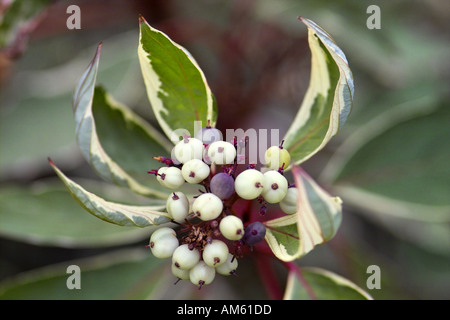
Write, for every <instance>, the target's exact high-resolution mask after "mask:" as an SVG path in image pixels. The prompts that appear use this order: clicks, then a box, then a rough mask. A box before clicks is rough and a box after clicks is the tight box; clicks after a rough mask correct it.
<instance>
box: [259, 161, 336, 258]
mask: <svg viewBox="0 0 450 320" xmlns="http://www.w3.org/2000/svg"><path fill="white" fill-rule="evenodd" d="M292 170H293V174H294V179H295V185H296V187H297V189H298V192H299V195H298V204H297V206H298V211H297V213H296V214H292V215H286V216H283V217H280V218H276V219H273V220H269V221H267V222H265V225H266V227H267V231H266V241H267V243H268V244H269V246H270V248H271V249H272V251H273V253H274V254H275V256H277V257H278V258H279V259H280V260H283V261H292V260H294V259H298V258H300V257H302V256H304V255H305V254H307V253H308V252H310V251H311V250H312V249H314V247H315V246H316V245H318V244H321V243H324V242H326V241H328V240H330V239H331V238H332V237H333V236H334V235H335V234H336V232H337V230H338V228H339V225H340V223H341V220H342V206H341V204H342V201H341V199H340V198H338V197H331V196H330V195H328V193H326V192H325V191H324V190H323V189H322V188H321V187H320V186H318V185H317V183H316V182H315V181H314V180H313V179H311V178H310V177H309V176H308V175H307V174H306V173H305V172H304V171H303V170H301V169H300V167H297V166H294V167H293V169H292Z"/></svg>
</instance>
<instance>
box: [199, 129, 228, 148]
mask: <svg viewBox="0 0 450 320" xmlns="http://www.w3.org/2000/svg"><path fill="white" fill-rule="evenodd" d="M222 137H223V136H222V132H221V131H220V130H219V129H216V128H213V127H204V128H202V129H201V130H199V131H197V133H196V134H195V138H197V139H199V140H201V141H202V142H203V143H204V144H207V145H210V144H211V143H213V142H214V141H222Z"/></svg>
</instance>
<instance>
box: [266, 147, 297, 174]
mask: <svg viewBox="0 0 450 320" xmlns="http://www.w3.org/2000/svg"><path fill="white" fill-rule="evenodd" d="M264 160H265V161H266V166H267V167H269V168H270V169H272V170H278V169H280V168H283V169H286V168H287V167H288V166H289V164H290V163H291V155H290V154H289V151H287V150H286V149H283V148H282V147H279V146H272V147H270V148H269V149H267V150H266V153H265V154H264Z"/></svg>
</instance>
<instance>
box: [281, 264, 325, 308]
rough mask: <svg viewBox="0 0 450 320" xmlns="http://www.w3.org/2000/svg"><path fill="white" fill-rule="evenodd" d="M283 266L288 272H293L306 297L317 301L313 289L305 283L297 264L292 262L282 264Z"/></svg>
mask: <svg viewBox="0 0 450 320" xmlns="http://www.w3.org/2000/svg"><path fill="white" fill-rule="evenodd" d="M284 265H285V266H286V268H287V269H288V270H289V271H290V272H294V274H295V275H296V276H297V279H298V281H300V283H301V285H302V286H303V287H304V288H305V290H306V292H307V293H308V295H309V296H310V298H311V299H312V300H317V296H316V294H315V292H314V290H313V288H312V287H311V286H310V285H309V283H308V282H307V281H306V279H305V277H304V276H303V273H302V270H301V269H300V267H299V266H298V265H297V264H295V263H294V262H284Z"/></svg>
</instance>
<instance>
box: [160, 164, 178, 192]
mask: <svg viewBox="0 0 450 320" xmlns="http://www.w3.org/2000/svg"><path fill="white" fill-rule="evenodd" d="M156 180H158V182H159V183H160V184H161V185H162V186H163V187H166V188H168V189H178V188H180V187H181V186H182V185H183V184H184V183H185V181H184V178H183V175H182V174H181V170H180V169H178V168H176V167H162V168H159V169H158V175H157V176H156Z"/></svg>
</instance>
